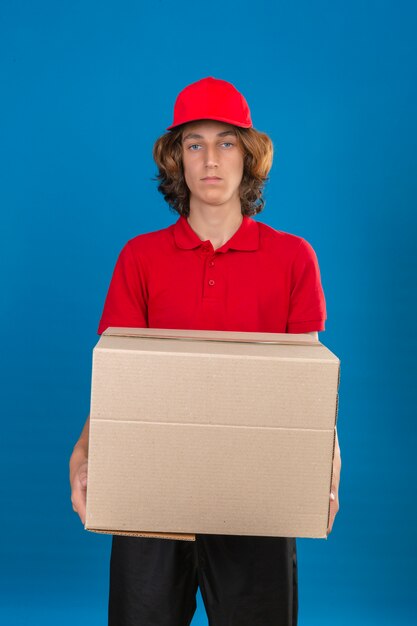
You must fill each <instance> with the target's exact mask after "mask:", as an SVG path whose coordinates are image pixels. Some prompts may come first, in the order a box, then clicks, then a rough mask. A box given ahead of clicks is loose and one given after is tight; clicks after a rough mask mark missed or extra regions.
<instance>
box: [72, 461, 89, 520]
mask: <svg viewBox="0 0 417 626" xmlns="http://www.w3.org/2000/svg"><path fill="white" fill-rule="evenodd" d="M87 472H88V460H87V457H85V456H84V455H80V454H78V453H77V451H74V452H73V454H72V456H71V459H70V483H71V502H72V508H73V510H74V511H75V512H76V513H78V515H79V516H80V519H81V521H82V523H83V524H85V508H86V499H87Z"/></svg>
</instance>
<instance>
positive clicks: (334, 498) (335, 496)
mask: <svg viewBox="0 0 417 626" xmlns="http://www.w3.org/2000/svg"><path fill="white" fill-rule="evenodd" d="M341 468H342V459H341V457H340V447H339V441H338V438H337V431H336V442H335V448H334V456H333V478H332V486H331V491H330V516H329V526H328V528H327V535H329V534H330V533H331V532H332V528H333V522H334V518H335V517H336V515H337V512H338V510H339V482H340V471H341Z"/></svg>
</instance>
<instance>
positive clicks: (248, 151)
mask: <svg viewBox="0 0 417 626" xmlns="http://www.w3.org/2000/svg"><path fill="white" fill-rule="evenodd" d="M186 126H187V124H182V125H181V126H177V127H176V128H174V129H173V130H169V131H168V132H166V133H164V134H163V135H161V137H159V138H158V139H157V140H156V141H155V144H154V147H153V158H154V161H155V163H156V165H157V167H158V175H157V176H156V178H153V179H152V180H155V181H158V182H159V185H158V191H159V192H161V193H162V194H163V196H164V198H165V200H166V202H167V203H168V204H169V206H170V208H171V209H172V210H174V212H177V213H179V214H180V215H183V216H184V217H188V216H189V214H190V205H189V203H190V191H189V189H188V187H187V184H186V182H185V177H184V168H183V163H182V136H183V132H184V130H185V128H186ZM231 126H232V125H231ZM233 129H234V130H235V131H236V134H237V139H238V142H239V145H240V147H241V149H242V151H243V155H244V165H243V177H242V182H241V184H240V189H239V195H240V201H241V209H242V214H243V215H248V216H251V215H256V214H257V213H260V212H261V211H262V210H263V208H264V206H265V199H264V197H263V195H262V194H263V189H264V186H265V184H266V182H267V181H268V180H269V178H268V174H269V172H270V170H271V167H272V159H273V154H274V149H273V144H272V140H271V139H270V138H269V137H268V135H267V134H266V133H262V132H260V131H259V130H256V129H255V128H240V127H239V126H233Z"/></svg>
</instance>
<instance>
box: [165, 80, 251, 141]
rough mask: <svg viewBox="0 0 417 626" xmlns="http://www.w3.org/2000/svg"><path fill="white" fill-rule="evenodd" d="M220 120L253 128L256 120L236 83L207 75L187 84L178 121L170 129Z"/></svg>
mask: <svg viewBox="0 0 417 626" xmlns="http://www.w3.org/2000/svg"><path fill="white" fill-rule="evenodd" d="M205 119H206V120H218V121H219V122H226V123H228V124H234V125H235V126H242V127H243V128H250V127H251V126H252V120H251V116H250V110H249V105H248V103H247V102H246V100H245V97H244V96H243V95H242V94H241V93H240V92H239V91H238V90H237V89H236V87H235V86H234V85H232V83H229V82H227V81H226V80H221V79H220V78H213V76H207V78H202V79H201V80H198V81H197V82H195V83H192V84H191V85H187V87H185V88H184V89H183V90H182V91H181V92H180V93H179V94H178V96H177V99H176V101H175V106H174V121H173V123H172V124H171V126H168V128H167V130H171V129H172V128H175V126H179V125H180V124H185V123H187V122H192V121H196V120H205Z"/></svg>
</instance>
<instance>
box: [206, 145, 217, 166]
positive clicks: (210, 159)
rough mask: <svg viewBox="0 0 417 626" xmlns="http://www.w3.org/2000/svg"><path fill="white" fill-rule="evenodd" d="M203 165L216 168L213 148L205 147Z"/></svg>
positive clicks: (215, 156) (215, 155)
mask: <svg viewBox="0 0 417 626" xmlns="http://www.w3.org/2000/svg"><path fill="white" fill-rule="evenodd" d="M205 157H206V158H205V165H206V167H217V165H218V161H217V154H216V149H215V147H214V146H207V150H206V154H205Z"/></svg>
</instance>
